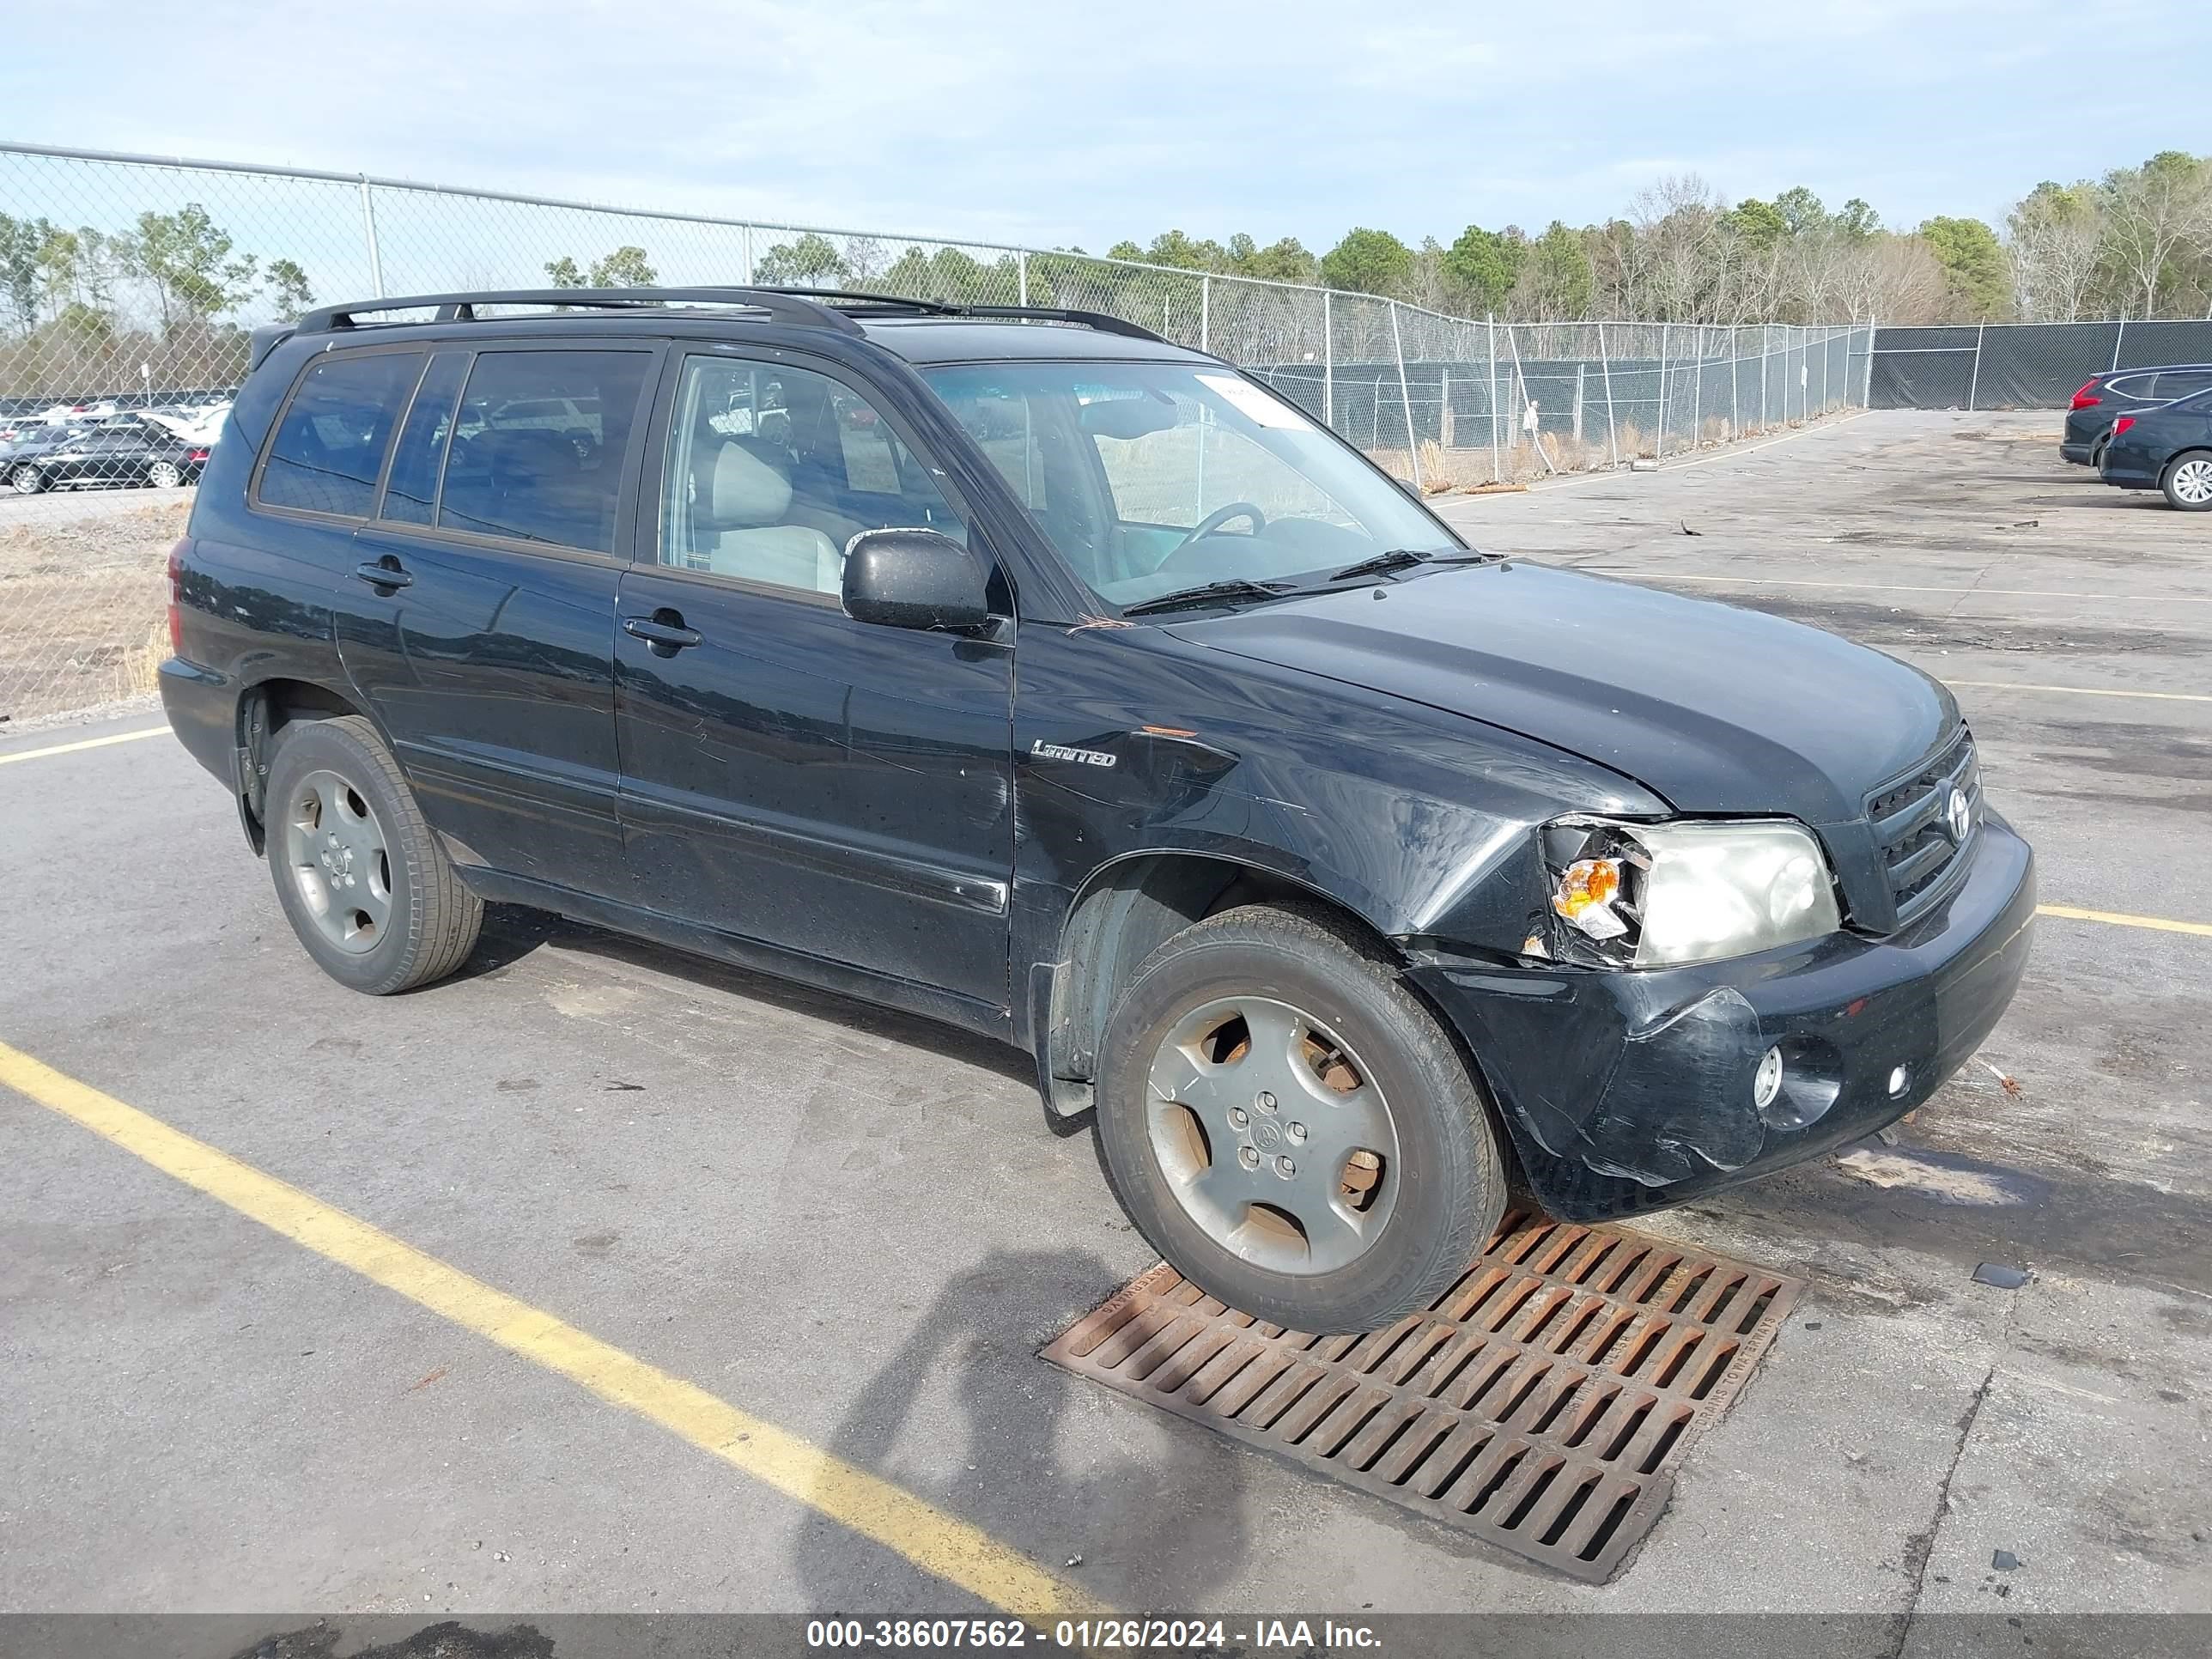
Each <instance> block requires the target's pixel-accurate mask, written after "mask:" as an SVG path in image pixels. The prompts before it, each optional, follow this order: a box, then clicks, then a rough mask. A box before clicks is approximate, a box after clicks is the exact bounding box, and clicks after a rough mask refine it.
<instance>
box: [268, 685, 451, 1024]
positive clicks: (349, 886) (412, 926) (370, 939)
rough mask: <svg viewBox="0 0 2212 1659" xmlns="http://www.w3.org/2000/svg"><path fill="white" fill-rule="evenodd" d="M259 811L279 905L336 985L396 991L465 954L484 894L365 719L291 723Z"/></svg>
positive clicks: (439, 972) (436, 974) (422, 981)
mask: <svg viewBox="0 0 2212 1659" xmlns="http://www.w3.org/2000/svg"><path fill="white" fill-rule="evenodd" d="M262 817H263V821H264V824H265V825H266V827H267V832H268V833H267V848H268V854H269V869H270V877H271V878H272V879H273V880H274V881H275V883H276V902H278V903H279V904H280V905H282V906H283V909H284V915H285V917H286V919H287V920H288V921H290V922H291V924H292V931H293V932H294V933H296V934H298V935H299V938H300V943H301V945H305V946H306V947H307V954H308V955H309V956H311V957H313V958H314V959H315V961H316V963H317V964H318V965H319V966H320V967H321V969H323V971H324V972H325V973H326V974H328V975H330V976H331V978H332V979H334V980H336V981H338V983H339V984H341V985H344V986H348V987H351V988H352V989H354V990H356V991H362V992H366V993H368V994H369V995H371V996H389V995H390V994H392V993H393V992H395V991H408V990H412V989H413V988H414V987H416V986H418V985H427V984H428V983H430V982H431V981H433V980H440V979H443V978H445V977H446V975H448V974H450V973H452V972H453V970H454V969H457V968H459V966H460V965H461V964H462V963H464V962H465V961H467V960H468V956H469V952H470V951H472V950H474V949H475V948H476V942H477V932H478V930H479V929H480V928H481V927H483V901H482V900H480V899H478V898H477V896H476V895H475V894H474V893H471V891H469V890H468V889H467V888H465V887H464V886H463V885H462V884H461V882H460V878H459V877H458V876H456V875H455V874H454V873H453V864H452V862H451V860H448V859H447V857H446V851H445V848H443V847H441V845H439V842H438V838H437V836H435V835H434V834H433V833H432V832H431V829H430V826H429V825H428V823H425V822H424V821H423V818H422V812H421V811H420V809H418V808H417V807H416V804H415V796H414V793H413V792H412V791H410V789H409V788H408V787H407V781H406V780H405V779H404V778H403V777H402V776H401V775H400V773H399V767H398V763H396V762H395V761H394V760H393V759H392V751H391V750H389V749H386V747H385V746H384V740H383V739H382V738H380V737H379V736H378V735H377V732H376V728H375V727H374V726H372V725H370V724H369V723H368V721H367V720H363V719H362V718H361V716H359V715H357V714H349V715H346V716H344V717H343V718H342V719H337V720H301V721H295V722H294V723H293V724H291V725H289V726H285V727H284V728H283V732H282V733H281V735H280V736H279V738H278V739H277V744H276V755H275V757H274V758H273V759H272V760H271V761H270V766H269V787H268V792H267V793H266V795H265V796H264V799H263V803H262Z"/></svg>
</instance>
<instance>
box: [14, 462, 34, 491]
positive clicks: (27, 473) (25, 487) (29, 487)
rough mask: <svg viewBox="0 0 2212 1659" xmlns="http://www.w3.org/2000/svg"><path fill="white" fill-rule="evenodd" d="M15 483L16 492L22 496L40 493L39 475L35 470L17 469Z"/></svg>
mask: <svg viewBox="0 0 2212 1659" xmlns="http://www.w3.org/2000/svg"><path fill="white" fill-rule="evenodd" d="M15 489H16V491H17V493H19V494H21V495H37V494H38V493H39V475H38V472H37V470H36V469H35V468H32V467H27V466H19V467H17V468H16V469H15Z"/></svg>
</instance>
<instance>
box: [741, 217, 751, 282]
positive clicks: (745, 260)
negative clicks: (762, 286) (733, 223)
mask: <svg viewBox="0 0 2212 1659" xmlns="http://www.w3.org/2000/svg"><path fill="white" fill-rule="evenodd" d="M738 260H739V262H740V263H741V264H743V265H744V285H745V286H746V287H747V288H750V287H751V286H752V285H753V228H752V227H751V226H750V225H747V226H745V227H744V228H743V229H742V230H740V231H739V232H738Z"/></svg>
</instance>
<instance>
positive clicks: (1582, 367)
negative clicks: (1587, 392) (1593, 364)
mask: <svg viewBox="0 0 2212 1659" xmlns="http://www.w3.org/2000/svg"><path fill="white" fill-rule="evenodd" d="M1586 374H1589V364H1588V363H1577V364H1576V365H1575V441H1576V442H1577V444H1579V443H1581V442H1582V441H1583V377H1584V376H1585V375H1586Z"/></svg>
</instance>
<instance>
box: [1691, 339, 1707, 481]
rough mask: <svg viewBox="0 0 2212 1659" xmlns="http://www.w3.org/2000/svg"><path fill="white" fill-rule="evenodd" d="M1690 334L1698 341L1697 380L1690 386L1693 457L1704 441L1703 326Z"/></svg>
mask: <svg viewBox="0 0 2212 1659" xmlns="http://www.w3.org/2000/svg"><path fill="white" fill-rule="evenodd" d="M1691 332H1692V334H1694V335H1695V336H1696V337H1697V341H1698V378H1697V379H1696V380H1694V381H1692V383H1691V386H1690V453H1692V455H1694V454H1696V453H1698V446H1699V444H1701V443H1703V442H1705V325H1704V324H1703V323H1699V324H1698V325H1696V326H1695V327H1693V328H1692V330H1691Z"/></svg>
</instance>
